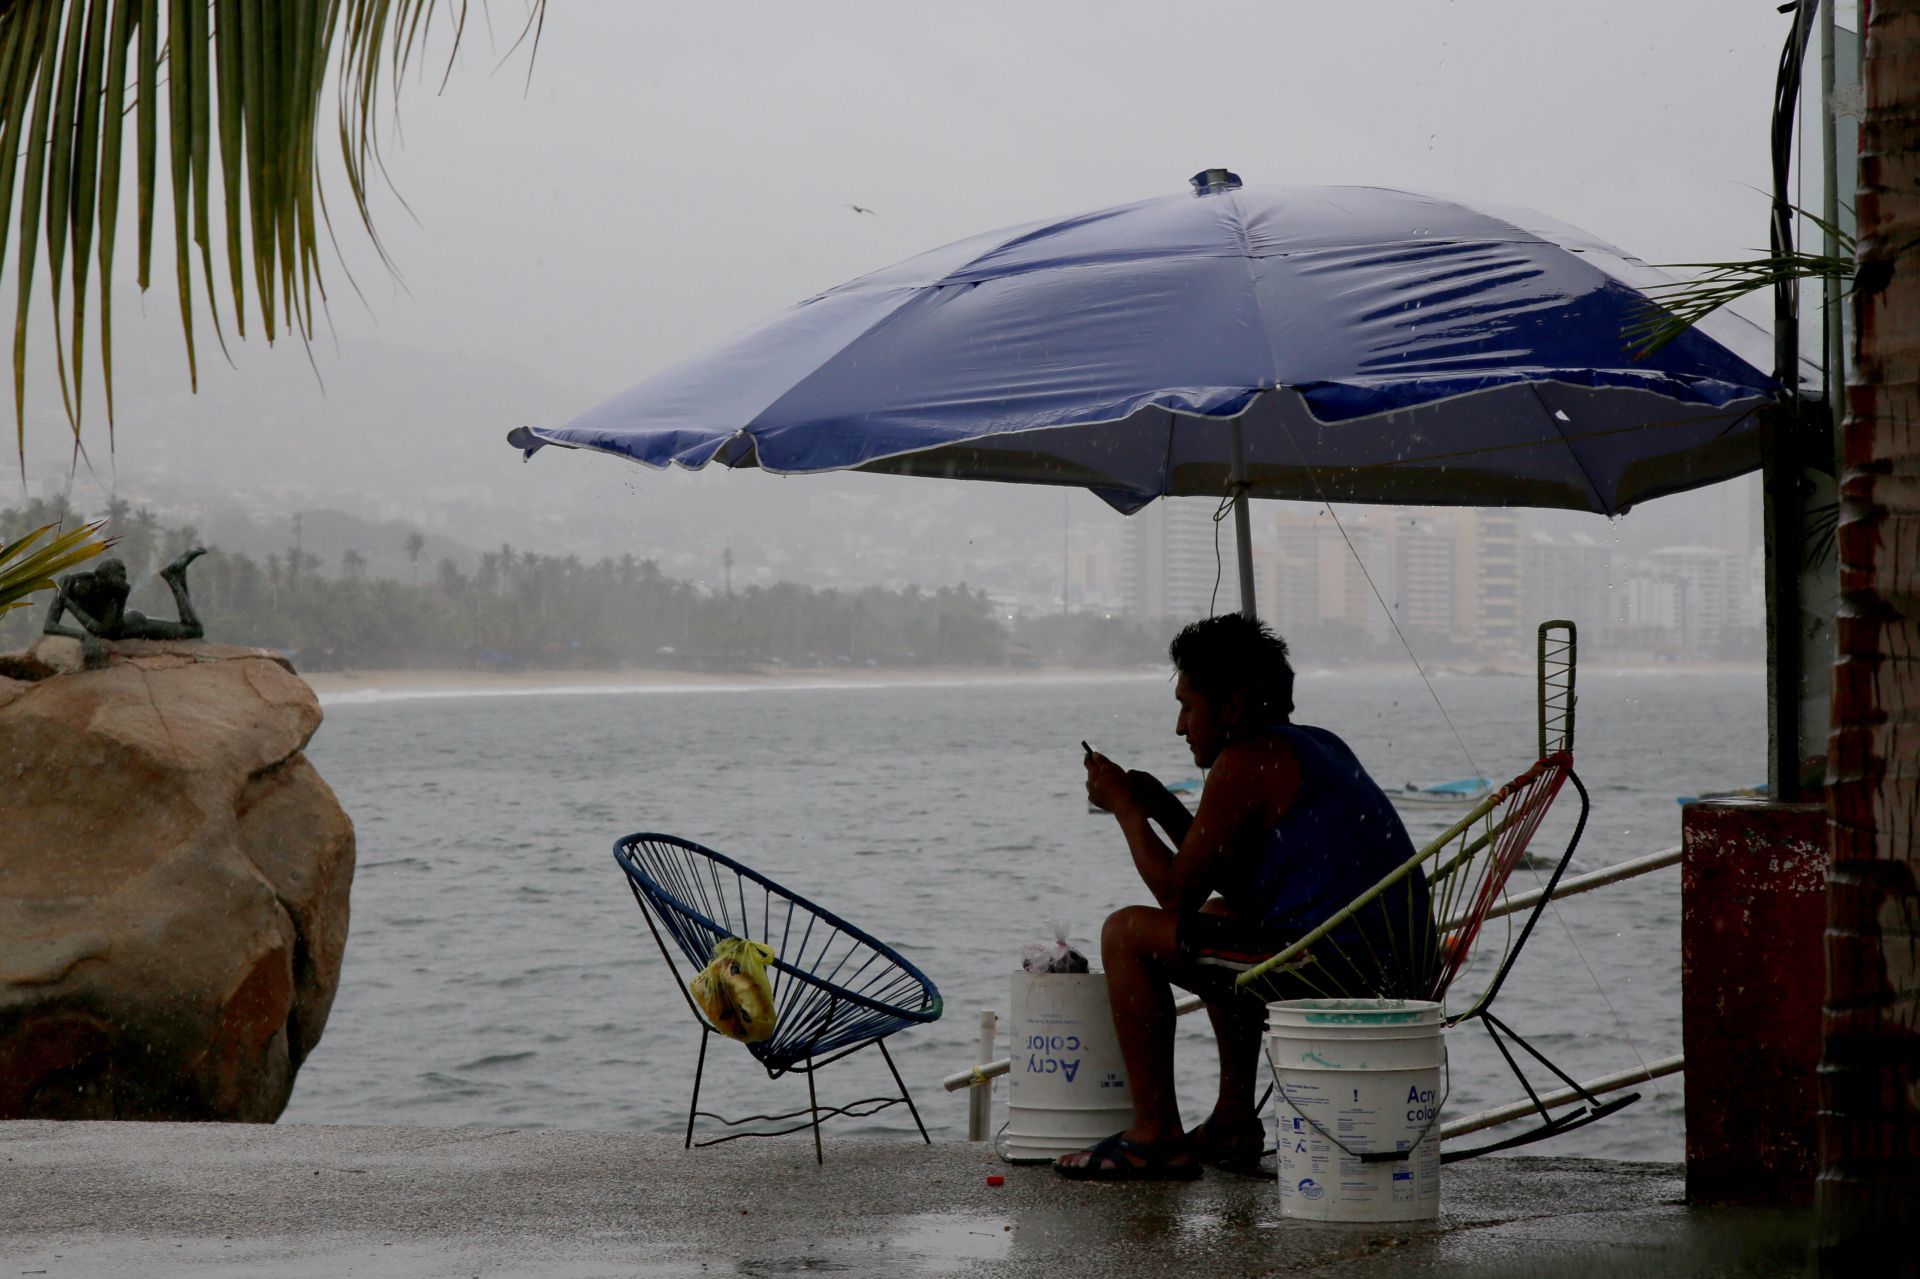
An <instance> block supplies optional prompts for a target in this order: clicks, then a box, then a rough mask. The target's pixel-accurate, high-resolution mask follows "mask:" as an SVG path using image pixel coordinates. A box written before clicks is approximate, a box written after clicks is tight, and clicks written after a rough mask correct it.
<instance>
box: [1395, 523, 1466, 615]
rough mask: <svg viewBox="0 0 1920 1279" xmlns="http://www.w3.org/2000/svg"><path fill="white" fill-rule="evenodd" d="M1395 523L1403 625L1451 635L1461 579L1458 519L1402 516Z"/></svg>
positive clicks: (1398, 604) (1398, 608)
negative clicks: (1456, 523)
mask: <svg viewBox="0 0 1920 1279" xmlns="http://www.w3.org/2000/svg"><path fill="white" fill-rule="evenodd" d="M1393 524H1394V529H1393V532H1394V537H1393V585H1394V592H1393V607H1394V613H1395V617H1396V620H1397V621H1398V622H1399V623H1400V629H1401V630H1403V631H1407V632H1409V633H1411V632H1416V631H1418V632H1424V633H1425V634H1428V635H1452V634H1453V631H1454V616H1455V613H1456V612H1457V611H1458V599H1457V598H1456V597H1457V594H1458V581H1459V576H1458V569H1459V550H1458V546H1457V543H1458V541H1459V537H1458V531H1457V529H1456V527H1455V525H1454V522H1453V521H1452V520H1422V519H1417V518H1407V517H1398V518H1395V519H1394V522H1393Z"/></svg>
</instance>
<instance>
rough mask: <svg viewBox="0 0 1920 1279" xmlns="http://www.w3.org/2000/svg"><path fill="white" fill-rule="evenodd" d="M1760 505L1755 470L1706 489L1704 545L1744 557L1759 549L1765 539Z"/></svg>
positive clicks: (1756, 472) (1758, 480) (1758, 479)
mask: <svg viewBox="0 0 1920 1279" xmlns="http://www.w3.org/2000/svg"><path fill="white" fill-rule="evenodd" d="M1764 506H1765V503H1764V502H1763V501H1762V499H1761V494H1760V473H1759V472H1758V471H1755V472H1753V473H1752V474H1750V475H1742V476H1739V477H1737V478H1735V479H1731V480H1726V481H1723V482H1722V483H1719V484H1715V485H1712V486H1711V487H1709V488H1708V489H1707V490H1706V507H1707V526H1708V533H1707V541H1708V544H1709V545H1712V546H1717V547H1719V548H1720V549H1721V550H1723V551H1732V552H1733V553H1734V554H1736V555H1746V554H1748V553H1749V552H1751V551H1754V550H1756V549H1757V548H1759V547H1760V545H1761V543H1762V540H1763V538H1764V536H1765V534H1764V532H1763V516H1764Z"/></svg>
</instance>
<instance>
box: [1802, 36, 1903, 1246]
mask: <svg viewBox="0 0 1920 1279" xmlns="http://www.w3.org/2000/svg"><path fill="white" fill-rule="evenodd" d="M1866 38H1867V42H1866V55H1865V62H1864V80H1865V86H1866V115H1865V118H1864V119H1863V121H1862V123H1861V130H1860V176H1859V192H1858V214H1859V225H1860V237H1859V245H1860V248H1859V261H1860V266H1859V275H1858V277H1857V283H1856V290H1855V293H1854V298H1853V306H1854V317H1855V321H1856V324H1857V329H1858V345H1857V348H1856V350H1855V359H1854V367H1853V369H1852V371H1851V376H1850V377H1849V378H1848V387H1847V399H1848V403H1847V410H1848V412H1847V418H1846V421H1845V423H1844V424H1843V426H1842V431H1841V445H1840V451H1841V456H1840V464H1841V468H1842V476H1841V486H1840V495H1841V519H1840V529H1839V552H1840V590H1841V600H1840V609H1839V615H1838V617H1837V618H1836V622H1837V626H1836V632H1837V639H1838V642H1837V656H1836V660H1835V664H1834V675H1833V732H1832V737H1831V740H1830V744H1829V756H1828V758H1829V765H1828V776H1827V782H1828V790H1827V795H1828V808H1829V820H1830V828H1831V830H1832V834H1833V855H1834V866H1833V871H1832V874H1831V877H1830V879H1829V881H1828V888H1827V903H1828V905H1827V921H1828V922H1827V1005H1826V1016H1825V1024H1824V1031H1823V1034H1824V1040H1825V1044H1824V1055H1823V1059H1822V1061H1821V1065H1820V1108H1821V1116H1820V1120H1821V1161H1820V1162H1821V1170H1820V1180H1819V1183H1818V1192H1817V1196H1818V1205H1819V1214H1820V1233H1821V1255H1822V1259H1823V1262H1824V1263H1825V1267H1826V1268H1827V1269H1829V1270H1830V1271H1832V1272H1833V1273H1840V1272H1843V1271H1849V1270H1852V1271H1854V1272H1856V1273H1866V1272H1865V1271H1861V1270H1859V1269H1858V1267H1859V1266H1860V1265H1861V1264H1862V1263H1863V1262H1870V1263H1874V1264H1873V1270H1874V1272H1875V1273H1880V1274H1891V1273H1902V1274H1913V1273H1916V1272H1917V1271H1920V1251H1917V1250H1916V1249H1915V1248H1914V1247H1913V1244H1912V1240H1911V1238H1909V1237H1904V1235H1905V1231H1906V1230H1908V1229H1910V1228H1911V1225H1912V1223H1913V1222H1916V1221H1920V1017H1916V1007H1917V1005H1916V997H1917V996H1920V949H1917V947H1920V839H1917V838H1916V836H1917V835H1920V0H1870V3H1869V5H1868V19H1867V23H1866ZM1902 1221H1905V1222H1907V1223H1909V1225H1908V1227H1907V1228H1902V1227H1900V1226H1899V1224H1898V1223H1900V1222H1902ZM1889 1244H1891V1245H1892V1246H1891V1247H1889Z"/></svg>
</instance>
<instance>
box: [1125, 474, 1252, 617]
mask: <svg viewBox="0 0 1920 1279" xmlns="http://www.w3.org/2000/svg"><path fill="white" fill-rule="evenodd" d="M1218 506H1219V503H1217V502H1215V501H1213V500H1212V499H1210V498H1162V499H1160V500H1159V501H1157V502H1154V503H1153V504H1152V505H1150V506H1148V507H1147V508H1146V509H1145V510H1143V511H1141V512H1140V513H1139V514H1137V515H1135V516H1133V517H1132V519H1131V520H1130V521H1129V525H1130V527H1129V528H1128V536H1127V538H1126V541H1125V542H1124V543H1123V545H1122V548H1121V556H1120V586H1121V595H1122V598H1123V599H1124V600H1125V601H1126V609H1127V611H1128V612H1129V613H1132V614H1133V615H1134V616H1135V617H1140V618H1159V617H1172V618H1185V619H1192V618H1198V617H1205V616H1207V615H1208V614H1210V613H1212V612H1214V611H1216V610H1217V611H1219V612H1226V613H1230V612H1233V611H1234V610H1235V609H1237V608H1239V606H1240V579H1239V568H1238V567H1237V564H1236V561H1235V559H1234V542H1233V532H1232V529H1231V527H1226V528H1218V529H1216V525H1215V524H1214V520H1213V513H1214V511H1215V510H1216V509H1217V508H1218ZM1216 531H1217V533H1218V536H1219V542H1218V543H1217V544H1216V542H1215V540H1214V539H1215V536H1216ZM1216 546H1217V558H1216ZM1216 578H1217V581H1218V590H1217V592H1216V589H1215V583H1216Z"/></svg>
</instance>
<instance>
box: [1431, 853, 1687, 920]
mask: <svg viewBox="0 0 1920 1279" xmlns="http://www.w3.org/2000/svg"><path fill="white" fill-rule="evenodd" d="M1679 860H1680V849H1679V847H1678V846H1677V845H1676V846H1675V847H1673V848H1663V849H1661V850H1660V851H1659V852H1657V853H1648V854H1647V855H1646V856H1644V857H1635V858H1632V859H1630V860H1628V861H1624V862H1617V863H1615V864H1614V865H1612V866H1608V867H1606V868H1605V869H1603V870H1595V871H1589V872H1587V873H1586V874H1584V875H1575V876H1573V877H1572V878H1571V879H1563V880H1561V881H1560V883H1559V885H1558V886H1557V887H1555V888H1554V890H1553V900H1555V901H1559V900H1560V899H1561V898H1562V897H1574V896H1578V895H1579V894H1581V893H1587V892H1592V891H1593V890H1594V889H1596V888H1605V887H1606V886H1607V885H1608V884H1614V883H1618V882H1619V881H1621V880H1623V879H1632V878H1633V877H1634V876H1635V875H1644V874H1646V873H1647V872H1649V871H1655V870H1664V869H1666V868H1667V867H1668V866H1671V865H1673V864H1674V863H1675V862H1677V861H1679ZM1545 893H1546V890H1545V889H1544V888H1535V889H1533V890H1531V891H1530V892H1524V893H1516V894H1515V895H1514V896H1512V897H1509V898H1507V899H1506V900H1505V901H1503V902H1496V903H1494V905H1493V906H1492V907H1490V908H1489V909H1488V911H1487V918H1488V919H1499V918H1500V917H1501V916H1502V915H1511V914H1514V913H1515V912H1517V911H1522V910H1528V909H1530V908H1531V907H1532V906H1533V904H1534V903H1535V902H1537V901H1539V900H1540V898H1541V897H1542V896H1543V895H1544V894H1545ZM1460 924H1461V921H1460V920H1458V919H1449V920H1448V921H1447V922H1446V923H1444V924H1442V925H1441V926H1440V931H1441V932H1443V933H1444V932H1449V931H1451V930H1453V929H1455V928H1458V927H1459V926H1460Z"/></svg>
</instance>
